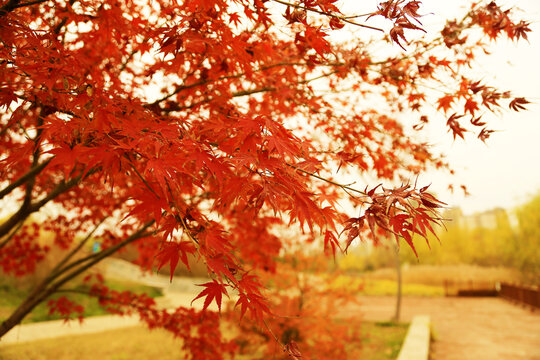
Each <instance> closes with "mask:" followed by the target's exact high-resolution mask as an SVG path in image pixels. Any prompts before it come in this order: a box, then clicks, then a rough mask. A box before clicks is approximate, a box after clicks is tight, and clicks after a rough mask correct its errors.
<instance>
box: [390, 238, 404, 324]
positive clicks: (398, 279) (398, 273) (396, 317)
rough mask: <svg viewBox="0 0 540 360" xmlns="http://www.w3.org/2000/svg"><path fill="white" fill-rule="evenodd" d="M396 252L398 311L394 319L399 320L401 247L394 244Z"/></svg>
mask: <svg viewBox="0 0 540 360" xmlns="http://www.w3.org/2000/svg"><path fill="white" fill-rule="evenodd" d="M392 250H393V251H394V254H395V256H396V257H395V262H396V272H397V292H396V311H395V313H394V318H393V321H395V322H398V321H399V318H400V315H401V282H402V280H401V262H400V261H399V248H398V246H394V249H392Z"/></svg>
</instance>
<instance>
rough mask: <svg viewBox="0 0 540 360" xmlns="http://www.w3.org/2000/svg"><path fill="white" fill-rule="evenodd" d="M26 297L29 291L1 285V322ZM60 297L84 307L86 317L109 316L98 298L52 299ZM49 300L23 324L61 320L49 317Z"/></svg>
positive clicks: (120, 287) (154, 292) (129, 286)
mask: <svg viewBox="0 0 540 360" xmlns="http://www.w3.org/2000/svg"><path fill="white" fill-rule="evenodd" d="M105 284H106V285H107V286H108V287H109V288H110V289H112V290H116V291H125V290H129V291H132V292H134V293H137V294H140V293H146V294H147V295H148V296H150V297H158V296H161V295H162V293H161V290H159V289H157V288H154V287H150V286H144V285H138V284H133V283H128V282H120V281H110V280H108V281H106V283H105ZM73 290H77V291H87V290H88V287H86V286H85V285H78V286H76V287H74V288H73ZM26 295H27V291H23V290H21V289H18V288H17V287H14V286H10V285H7V284H0V320H2V319H5V318H7V317H8V316H9V315H10V314H11V313H12V312H13V311H14V310H15V309H16V308H17V306H19V304H21V303H22V301H24V299H25V298H26ZM60 296H66V297H67V298H68V299H69V300H71V301H73V302H75V303H77V304H80V305H82V306H83V307H84V313H83V316H85V317H86V316H96V315H104V314H107V312H106V311H105V310H104V309H103V308H102V307H101V306H100V305H99V303H98V301H97V299H96V298H93V297H90V296H88V295H85V294H78V293H62V294H55V295H53V296H51V297H50V299H55V298H58V297H60ZM48 300H49V299H47V300H46V301H45V302H44V303H41V304H39V305H38V306H37V307H36V308H35V309H34V310H33V311H32V312H31V313H30V314H28V315H27V316H26V317H25V318H24V319H23V321H22V322H23V323H31V322H38V321H47V320H57V319H61V317H60V316H59V315H58V314H53V315H49V309H48V307H47V305H46V303H47V301H48Z"/></svg>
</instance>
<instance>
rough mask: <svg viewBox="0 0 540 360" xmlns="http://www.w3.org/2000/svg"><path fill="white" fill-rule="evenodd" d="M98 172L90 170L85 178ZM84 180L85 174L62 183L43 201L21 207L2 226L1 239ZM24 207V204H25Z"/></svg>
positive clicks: (0, 229) (0, 228)
mask: <svg viewBox="0 0 540 360" xmlns="http://www.w3.org/2000/svg"><path fill="white" fill-rule="evenodd" d="M95 171H97V170H96V169H93V170H90V171H88V172H87V173H86V175H85V177H87V176H89V175H90V174H92V173H94V172H95ZM82 179H83V173H81V174H80V175H79V176H76V177H74V178H72V179H70V180H69V181H67V182H66V181H62V182H60V183H59V184H58V185H57V186H56V187H55V188H54V189H53V190H52V191H51V192H50V193H49V194H47V195H46V196H45V197H43V198H42V199H41V200H38V201H36V202H34V203H29V204H27V205H26V206H21V207H20V208H19V210H18V211H17V212H16V213H15V214H13V215H12V216H11V217H10V218H9V219H7V220H6V221H5V222H4V223H2V225H0V237H3V236H5V235H6V234H7V233H9V232H10V231H11V229H13V228H14V227H15V226H17V224H18V223H19V222H21V221H24V220H25V219H26V218H27V217H28V216H29V215H30V214H32V213H34V212H36V211H38V210H39V209H41V208H42V207H43V206H44V205H45V204H47V203H48V202H49V201H51V200H53V199H55V198H56V197H58V196H59V195H61V194H63V193H64V192H66V191H67V190H69V189H71V188H72V187H73V186H75V185H78V184H79V183H80V181H81V180H82ZM23 205H24V204H23Z"/></svg>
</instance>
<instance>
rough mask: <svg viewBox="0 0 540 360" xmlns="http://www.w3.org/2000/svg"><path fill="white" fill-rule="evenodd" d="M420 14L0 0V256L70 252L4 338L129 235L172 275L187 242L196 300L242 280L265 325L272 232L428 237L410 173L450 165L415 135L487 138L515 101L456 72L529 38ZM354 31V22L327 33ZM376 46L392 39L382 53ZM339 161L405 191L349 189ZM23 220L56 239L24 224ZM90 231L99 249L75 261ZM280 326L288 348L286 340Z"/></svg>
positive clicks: (234, 289) (158, 314)
mask: <svg viewBox="0 0 540 360" xmlns="http://www.w3.org/2000/svg"><path fill="white" fill-rule="evenodd" d="M421 13H422V12H421V1H405V0H390V1H385V2H381V3H380V4H379V5H378V6H377V7H376V8H374V9H373V11H372V12H371V13H369V14H363V15H358V14H350V13H345V12H342V11H341V10H340V8H339V7H338V5H337V1H335V0H301V1H297V2H287V1H282V0H270V1H268V0H266V1H265V0H255V1H245V0H235V1H230V0H205V1H200V0H186V1H182V2H178V1H164V0H156V1H151V2H147V1H142V0H141V1H131V0H115V1H106V2H101V1H94V0H81V1H78V0H69V1H46V0H39V1H21V0H8V1H3V2H2V4H1V5H0V109H2V112H1V113H0V180H1V184H2V186H1V188H0V199H1V198H5V199H10V200H11V201H12V202H13V203H15V204H16V205H17V208H16V209H15V211H14V212H13V213H12V214H11V215H10V216H9V217H8V218H6V219H4V220H2V222H1V223H0V239H1V240H0V266H1V267H2V271H3V272H5V273H7V274H14V275H24V274H27V273H31V272H33V271H34V269H35V267H36V264H37V263H39V262H40V261H41V260H42V259H43V258H44V257H45V256H46V254H47V252H48V251H49V250H50V249H51V248H52V247H60V248H64V249H69V251H68V252H67V255H66V257H65V258H64V259H63V260H62V261H61V262H60V263H59V264H58V266H57V267H56V268H55V269H53V271H52V272H51V273H50V274H49V276H47V277H46V278H45V279H44V280H43V282H42V283H41V284H40V285H39V286H37V287H36V289H34V291H33V292H32V293H31V294H30V295H29V297H28V299H27V301H26V302H25V303H24V304H21V307H20V308H19V309H18V310H17V311H16V312H15V313H14V314H13V315H12V316H11V317H9V318H8V319H6V320H5V321H4V322H3V323H2V325H1V330H0V336H1V335H3V334H4V333H6V332H7V331H9V329H10V328H12V327H13V326H14V325H15V324H17V323H18V322H20V321H21V319H22V318H23V317H24V316H25V315H26V314H27V313H28V311H30V310H31V309H32V308H33V307H34V306H35V305H36V304H37V303H39V302H42V301H44V300H45V299H47V298H48V297H49V296H50V295H51V294H54V293H55V292H57V291H58V290H59V289H62V287H63V286H65V285H66V283H68V282H69V281H70V280H72V279H73V278H75V277H77V276H79V275H81V274H83V273H85V271H86V270H88V269H89V268H91V267H92V266H94V265H95V264H97V263H98V262H99V261H101V260H102V259H104V258H105V257H107V256H110V255H111V254H113V253H115V252H117V251H119V250H121V249H122V248H124V247H125V246H127V245H128V244H132V245H133V246H136V247H137V248H138V250H139V254H140V256H139V258H138V259H137V261H136V262H137V263H138V264H140V265H141V266H142V267H144V268H146V269H150V268H151V267H152V266H153V265H156V266H158V267H163V266H169V267H170V268H171V270H172V271H173V270H174V269H175V267H176V266H177V264H178V263H179V262H182V263H184V264H185V265H187V266H189V263H188V260H187V259H188V257H187V255H189V254H194V255H196V256H197V258H198V259H199V261H202V262H204V263H205V264H206V266H207V268H208V272H209V274H210V276H211V281H209V282H208V283H206V284H203V287H202V291H201V293H200V295H199V296H198V297H201V298H204V307H205V308H206V307H207V306H208V305H210V304H211V303H213V302H215V303H217V305H218V306H219V307H221V303H222V299H223V298H224V297H225V296H227V295H228V294H232V293H235V294H237V300H236V308H237V310H238V311H239V313H240V314H241V315H242V316H245V317H247V318H249V319H248V320H249V321H254V322H255V323H257V324H259V325H261V326H263V327H264V324H265V321H266V320H265V319H267V318H269V317H271V316H272V304H271V299H270V297H269V296H267V295H266V293H265V290H264V289H263V287H262V285H261V276H263V277H266V276H268V274H274V275H277V274H276V273H277V269H278V267H277V263H276V260H277V259H278V257H279V256H280V255H282V254H283V252H284V251H285V250H286V249H288V248H290V247H291V245H292V244H293V243H295V242H297V241H296V240H295V239H291V238H288V237H286V236H283V235H279V232H278V231H277V230H276V229H280V228H283V227H289V226H297V228H298V229H299V230H300V231H301V232H302V233H303V234H304V235H302V236H301V237H302V238H303V239H304V241H305V242H303V243H302V242H300V245H298V244H297V245H296V246H306V245H302V244H306V243H308V242H316V243H320V244H321V245H320V246H321V248H324V250H325V251H326V252H327V253H329V254H332V253H334V252H335V251H339V250H346V249H347V247H348V246H349V245H350V244H351V242H352V241H354V240H355V239H357V238H361V239H376V234H377V233H378V232H386V233H391V234H393V235H395V236H396V238H398V237H400V238H403V239H405V241H407V242H408V243H409V245H410V246H411V247H413V248H414V244H413V242H412V235H413V234H417V235H420V236H423V237H425V238H427V234H428V233H429V232H433V228H432V224H433V223H438V222H439V221H440V218H439V215H438V213H437V209H438V208H439V207H441V206H442V205H443V203H442V202H441V201H439V200H438V199H436V198H435V197H434V196H433V195H431V194H430V193H429V192H428V187H427V186H423V185H425V184H423V185H419V184H416V183H415V181H414V178H415V176H416V174H418V173H420V172H422V171H423V170H425V169H426V168H427V167H430V166H434V167H438V168H447V167H448V166H449V164H446V162H445V161H444V159H442V158H440V157H439V156H438V155H437V154H435V153H433V151H432V148H431V147H430V145H429V144H427V143H425V142H422V141H420V140H418V138H417V137H415V136H414V135H412V134H413V133H414V131H418V132H421V131H422V128H423V127H424V125H425V124H426V123H428V122H433V121H444V122H446V125H447V128H448V131H449V132H450V133H451V136H453V137H454V138H462V139H465V138H467V139H468V138H469V137H478V138H479V139H480V140H481V141H485V140H486V139H487V138H488V137H489V136H490V134H491V133H492V130H490V128H489V126H488V124H487V123H486V122H485V121H484V119H482V118H481V116H480V114H481V113H482V112H483V111H497V110H498V109H500V108H502V107H503V106H509V107H510V109H511V110H515V111H519V110H522V109H524V105H525V104H527V102H528V101H527V100H525V99H524V98H522V97H515V96H513V95H512V94H510V93H509V92H505V91H500V90H498V89H496V88H494V87H492V86H490V85H489V84H487V83H484V81H483V80H482V79H476V78H474V72H470V71H468V70H467V69H468V68H470V67H474V66H476V65H477V64H475V62H474V59H475V56H476V55H477V54H480V53H483V52H485V51H487V49H488V43H489V41H490V40H497V39H499V38H501V37H507V38H509V39H512V40H519V39H521V38H524V39H526V38H527V32H528V31H530V29H529V27H528V26H529V25H528V23H527V22H524V21H521V20H515V19H514V18H513V17H512V14H511V12H510V10H505V9H501V8H500V7H498V6H497V5H496V3H495V2H490V3H474V4H472V6H471V8H470V9H469V11H468V13H466V14H464V16H463V18H461V19H455V20H449V21H448V22H447V23H446V25H445V26H444V28H443V29H441V31H440V32H438V33H435V34H433V33H429V34H425V35H424V36H420V35H422V33H423V32H424V30H423V28H422V22H421V21H422V20H421V16H420V14H421ZM376 18H379V19H384V20H385V21H386V24H387V25H388V29H389V30H388V32H387V34H385V32H384V31H382V30H381V29H379V28H377V27H375V26H373V25H371V22H372V21H373V20H374V19H376ZM351 28H355V29H359V30H361V31H360V32H356V34H357V35H356V36H354V37H348V39H347V40H346V41H341V40H337V39H336V38H334V37H333V34H335V33H337V32H340V31H346V30H348V29H349V30H350V29H351ZM379 34H380V37H377V36H378V35H379ZM411 37H414V40H411V41H408V40H407V39H408V38H411ZM381 44H382V46H383V47H387V48H392V47H393V50H396V49H400V47H401V48H403V50H404V52H401V51H399V52H396V51H391V52H390V53H392V55H390V56H385V55H384V54H385V53H388V52H386V51H380V49H381ZM471 74H472V75H471ZM429 88H436V89H438V90H439V91H438V92H433V91H429V90H427V89H429ZM433 106H434V107H435V108H436V109H437V110H438V116H436V117H432V116H431V115H429V116H428V114H431V113H430V112H429V111H428V110H427V109H429V108H430V107H431V108H432V107H433ZM403 111H411V112H413V113H414V117H410V118H414V119H416V120H414V121H411V120H407V119H405V120H404V119H403V118H401V117H400V113H402V112H403ZM410 118H409V119H410ZM343 172H346V173H349V174H357V176H358V178H360V176H362V175H365V174H370V175H372V176H376V177H377V178H380V179H382V181H387V182H388V183H390V184H391V183H392V182H396V181H401V182H402V185H401V186H397V187H393V186H389V185H385V186H377V184H361V185H360V184H358V183H357V184H343V183H341V182H339V174H341V173H343ZM336 173H338V175H337V176H336V175H335V174H336ZM344 199H345V200H346V201H348V202H350V203H351V204H353V205H354V207H355V209H356V210H355V213H352V214H351V213H347V210H344V209H348V208H349V207H347V206H341V205H340V204H341V201H343V200H344ZM351 208H352V207H351ZM35 213H40V214H42V218H43V221H42V223H41V224H40V225H39V226H40V227H41V229H43V230H45V231H50V232H52V233H54V235H55V237H54V241H53V242H52V243H51V244H41V243H40V242H39V241H37V238H38V233H39V231H37V230H36V229H34V228H33V226H31V225H28V223H27V222H25V220H26V219H28V217H29V216H31V215H32V214H35ZM94 232H95V233H96V234H99V237H100V239H101V247H100V250H99V251H97V252H95V253H88V254H85V255H84V256H81V255H80V254H81V253H82V252H83V250H84V247H85V246H86V243H87V242H89V239H91V237H92V235H93V233H94ZM172 271H171V272H172ZM261 274H263V275H261ZM98 280H99V279H98V277H90V278H89V279H88V281H90V282H91V283H92V284H93V287H92V289H93V290H92V293H91V295H93V296H98V297H100V299H101V300H102V301H103V302H104V303H107V304H109V306H112V307H114V308H115V309H123V308H126V307H129V308H131V309H134V310H135V311H137V312H139V314H140V315H141V318H142V319H143V320H145V321H146V322H148V323H149V324H150V325H151V326H163V327H165V328H168V329H169V330H171V331H173V332H175V333H176V334H177V335H178V336H180V337H181V338H182V339H183V340H184V346H185V347H186V348H187V349H189V350H190V351H191V353H192V354H193V357H194V358H197V359H207V358H208V359H219V358H222V357H223V356H224V355H223V354H225V353H226V352H234V346H233V345H231V343H230V342H228V341H226V340H224V339H223V338H221V337H220V336H219V331H218V329H217V326H216V322H217V321H218V315H217V314H215V313H211V312H207V311H202V312H197V311H195V310H193V309H186V308H180V309H178V310H177V311H176V312H174V313H167V312H163V311H160V310H157V309H155V307H153V303H152V300H151V299H149V298H146V297H144V296H142V297H136V296H127V295H124V294H119V293H114V292H111V291H108V290H107V289H106V288H105V287H104V286H103V285H102V284H101V283H100V282H99V281H98ZM52 306H53V307H54V306H56V307H57V308H58V307H59V308H61V309H62V311H66V312H67V313H69V312H70V311H74V310H75V311H76V310H77V308H76V304H70V303H69V302H65V301H63V302H62V303H59V302H58V303H56V304H52ZM194 327H198V329H199V331H198V332H197V333H194V332H193V331H190V329H192V328H194ZM281 339H285V340H286V341H282V346H283V348H284V350H285V352H286V353H287V354H288V355H289V356H291V357H292V358H299V357H300V355H299V354H300V352H299V351H300V350H299V349H298V347H297V345H296V342H294V341H293V340H291V338H290V337H281ZM276 341H277V342H278V343H279V340H278V339H277V338H276Z"/></svg>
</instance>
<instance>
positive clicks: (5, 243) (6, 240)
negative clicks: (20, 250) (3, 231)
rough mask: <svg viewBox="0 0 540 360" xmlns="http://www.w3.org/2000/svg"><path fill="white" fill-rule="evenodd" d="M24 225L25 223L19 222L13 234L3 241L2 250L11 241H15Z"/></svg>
mask: <svg viewBox="0 0 540 360" xmlns="http://www.w3.org/2000/svg"><path fill="white" fill-rule="evenodd" d="M23 225H24V221H21V222H19V224H18V225H17V226H16V227H15V228H14V229H13V230H12V231H11V233H10V234H9V235H7V236H6V238H5V239H4V240H2V242H1V243H0V250H1V249H2V248H3V247H4V246H6V245H7V244H8V243H9V242H10V241H11V239H13V237H14V236H15V234H16V233H17V232H18V231H19V230H20V229H21V228H22V227H23Z"/></svg>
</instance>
